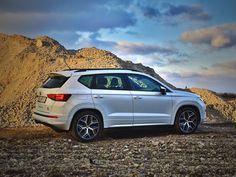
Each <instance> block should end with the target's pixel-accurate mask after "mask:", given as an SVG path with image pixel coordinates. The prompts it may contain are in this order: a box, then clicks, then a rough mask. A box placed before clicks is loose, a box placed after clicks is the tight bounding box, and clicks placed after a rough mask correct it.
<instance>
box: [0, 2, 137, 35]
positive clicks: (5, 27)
mask: <svg viewBox="0 0 236 177" xmlns="http://www.w3.org/2000/svg"><path fill="white" fill-rule="evenodd" d="M128 5H129V4H127V2H123V1H122V2H119V3H118V2H116V1H113V0H111V1H105V0H101V1H76V0H73V1H70V2H68V1H63V0H52V1H46V0H42V1H31V0H21V1H18V0H3V1H1V6H0V23H1V26H0V31H2V32H6V33H21V34H44V33H47V32H48V31H98V30H99V29H102V28H107V29H112V28H117V27H118V28H126V27H128V26H132V25H134V24H135V23H136V18H135V15H134V14H133V13H132V12H128V11H127V10H126V8H124V7H127V6H128Z"/></svg>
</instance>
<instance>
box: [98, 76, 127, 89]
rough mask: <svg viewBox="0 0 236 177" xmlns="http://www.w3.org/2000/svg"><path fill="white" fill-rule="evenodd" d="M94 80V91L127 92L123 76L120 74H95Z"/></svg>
mask: <svg viewBox="0 0 236 177" xmlns="http://www.w3.org/2000/svg"><path fill="white" fill-rule="evenodd" d="M95 78H96V79H95V82H94V88H95V89H105V90H127V85H126V84H125V79H124V75H122V74H97V75H96V77H95Z"/></svg>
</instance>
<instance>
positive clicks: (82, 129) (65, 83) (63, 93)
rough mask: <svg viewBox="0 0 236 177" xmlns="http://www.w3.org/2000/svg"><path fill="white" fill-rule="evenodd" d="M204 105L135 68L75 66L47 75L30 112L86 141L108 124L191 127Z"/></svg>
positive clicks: (189, 130) (199, 119)
mask: <svg viewBox="0 0 236 177" xmlns="http://www.w3.org/2000/svg"><path fill="white" fill-rule="evenodd" d="M205 109H206V107H205V104H204V102H203V100H202V99H201V98H200V96H198V95H195V94H192V93H189V92H183V91H177V90H173V89H171V88H169V87H168V86H167V85H165V84H163V83H162V82H160V81H159V80H157V79H155V78H153V77H151V76H149V75H147V74H144V73H141V72H138V71H134V70H127V69H78V70H65V71H61V72H54V73H51V74H50V75H49V78H48V79H47V81H46V82H45V83H44V84H43V85H42V87H41V88H39V89H38V90H37V102H36V108H35V109H34V113H33V117H34V119H35V121H36V122H38V123H43V124H46V125H49V126H52V127H54V128H56V129H60V130H70V131H71V132H72V135H73V136H74V137H75V138H76V139H78V140H80V141H91V140H94V139H95V138H97V137H98V136H99V135H100V134H101V132H102V131H103V129H104V128H112V127H133V126H149V125H174V128H175V129H176V130H177V131H178V132H179V133H182V134H189V133H193V132H194V131H195V130H196V129H197V127H198V125H199V124H200V123H201V122H202V121H203V120H204V119H205V115H206V113H205Z"/></svg>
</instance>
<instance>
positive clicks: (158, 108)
mask: <svg viewBox="0 0 236 177" xmlns="http://www.w3.org/2000/svg"><path fill="white" fill-rule="evenodd" d="M128 80H129V83H130V85H131V88H132V91H131V95H132V99H133V113H134V122H133V124H134V125H151V124H153V125H158V124H160V125H161V124H169V123H170V122H171V112H172V98H171V96H170V95H169V93H168V91H167V93H166V95H163V94H161V93H160V86H161V84H160V83H158V82H157V81H155V80H154V79H152V78H149V77H147V76H144V75H139V74H129V75H128Z"/></svg>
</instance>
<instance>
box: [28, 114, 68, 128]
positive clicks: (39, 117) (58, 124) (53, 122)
mask: <svg viewBox="0 0 236 177" xmlns="http://www.w3.org/2000/svg"><path fill="white" fill-rule="evenodd" d="M32 117H33V119H34V120H35V122H36V123H41V124H44V125H47V126H49V127H55V128H57V129H61V130H69V128H68V127H69V126H68V125H67V121H66V120H67V117H66V116H64V115H50V114H47V113H43V112H39V111H37V110H33V115H32ZM56 117H57V118H56Z"/></svg>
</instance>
